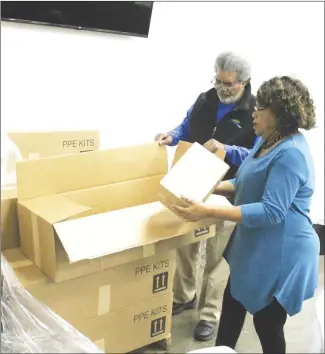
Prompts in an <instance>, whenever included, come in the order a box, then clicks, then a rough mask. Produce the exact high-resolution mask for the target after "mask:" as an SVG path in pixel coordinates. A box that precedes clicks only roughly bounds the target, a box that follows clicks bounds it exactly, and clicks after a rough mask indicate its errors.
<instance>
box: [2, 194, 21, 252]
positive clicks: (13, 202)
mask: <svg viewBox="0 0 325 354" xmlns="http://www.w3.org/2000/svg"><path fill="white" fill-rule="evenodd" d="M0 232H1V250H6V249H10V248H15V247H19V245H20V240H19V228H18V217H17V191H16V188H2V189H1V231H0Z"/></svg>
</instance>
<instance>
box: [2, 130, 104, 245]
mask: <svg viewBox="0 0 325 354" xmlns="http://www.w3.org/2000/svg"><path fill="white" fill-rule="evenodd" d="M8 136H9V137H10V139H11V140H12V141H13V142H14V143H15V144H16V145H17V146H18V148H19V150H20V151H21V153H22V155H23V158H24V159H27V160H29V159H35V158H42V157H49V156H57V155H67V154H73V153H79V152H83V151H89V150H91V151H93V150H98V148H99V144H100V142H99V138H100V135H99V131H93V130H89V131H87V130H86V131H64V132H11V133H9V134H8ZM9 162H10V161H9ZM14 164H15V166H16V161H15V162H14ZM15 168H16V167H15ZM19 246H20V240H19V226H18V217H17V191H16V187H10V188H4V187H3V188H1V249H2V250H6V249H10V248H15V247H19Z"/></svg>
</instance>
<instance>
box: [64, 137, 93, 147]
mask: <svg viewBox="0 0 325 354" xmlns="http://www.w3.org/2000/svg"><path fill="white" fill-rule="evenodd" d="M93 146H95V141H94V139H80V140H78V139H74V140H63V141H62V147H63V148H78V147H79V148H87V147H93Z"/></svg>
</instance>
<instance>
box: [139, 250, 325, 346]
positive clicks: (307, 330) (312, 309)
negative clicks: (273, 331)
mask: <svg viewBox="0 0 325 354" xmlns="http://www.w3.org/2000/svg"><path fill="white" fill-rule="evenodd" d="M201 263H202V262H201ZM202 268H203V267H202V265H201V266H200V268H199V269H198V273H199V274H198V277H199V279H201V280H202ZM319 268H320V271H319V287H318V289H317V293H316V296H315V297H314V298H313V299H311V300H308V301H306V302H305V303H304V307H303V310H302V312H301V313H300V314H298V315H296V316H294V317H292V318H288V321H287V324H286V327H285V332H286V339H287V353H324V347H323V341H324V256H320V267H319ZM227 276H228V266H227V264H226V262H223V263H222V264H221V266H220V282H219V284H218V285H217V286H218V288H219V289H220V291H219V296H218V299H219V304H220V306H221V300H222V294H223V290H224V287H225V285H226V279H227ZM199 285H200V284H198V287H199ZM317 312H318V313H317ZM197 321H198V316H197V311H196V310H188V311H185V312H184V313H182V314H180V315H177V316H174V317H173V325H172V344H171V346H170V348H169V349H168V352H169V353H186V352H189V351H191V350H195V349H199V348H204V347H211V346H213V345H214V340H215V339H212V340H211V341H208V342H202V343H201V342H196V341H194V339H193V338H192V333H193V331H194V328H195V326H196V324H197ZM236 351H237V352H238V353H261V352H262V351H261V347H260V344H259V340H258V338H257V336H256V333H255V330H254V326H253V322H252V317H251V316H247V319H246V323H245V326H244V330H243V332H242V334H241V337H240V339H239V342H238V346H237V348H236ZM142 352H145V353H158V352H160V353H163V352H166V351H164V350H157V349H152V348H147V349H146V350H145V351H142Z"/></svg>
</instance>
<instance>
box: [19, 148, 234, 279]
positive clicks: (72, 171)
mask: <svg viewBox="0 0 325 354" xmlns="http://www.w3.org/2000/svg"><path fill="white" fill-rule="evenodd" d="M38 171H42V173H41V174H39V173H38ZM166 173H167V153H166V148H165V147H161V146H158V144H156V143H152V144H145V145H139V146H133V147H126V148H120V149H112V150H105V151H97V152H89V153H85V154H80V155H69V156H61V157H54V158H50V159H42V160H34V161H28V162H21V163H19V164H17V179H18V199H19V203H18V215H19V223H20V229H21V246H22V250H23V252H24V254H25V255H26V256H27V257H28V258H30V259H31V260H33V262H35V264H36V265H37V266H38V267H39V268H41V269H42V270H43V271H44V272H45V273H46V274H47V275H48V276H49V277H50V278H51V279H53V280H55V281H62V280H63V279H69V278H70V279H71V278H75V277H79V276H83V275H85V274H89V273H91V272H96V271H100V270H102V269H107V268H108V267H110V266H112V263H115V264H114V265H116V264H122V263H128V262H129V261H130V259H137V258H134V257H135V255H136V256H137V257H141V258H143V257H148V256H151V255H154V254H155V253H156V246H157V244H158V242H159V241H166V240H168V239H173V238H176V237H180V236H184V235H186V234H193V233H194V234H195V233H197V232H198V231H195V230H198V229H200V230H201V228H203V229H204V228H205V227H208V229H207V230H205V231H204V233H205V232H206V233H207V234H210V235H211V236H212V235H213V234H215V228H214V224H215V223H216V221H215V220H214V219H210V220H202V221H200V222H196V223H186V222H184V221H182V220H180V219H179V218H178V217H177V216H175V215H174V214H173V213H172V212H171V211H169V210H168V209H166V208H165V207H163V206H162V205H161V204H160V203H159V202H157V199H158V190H159V182H160V180H161V178H162V177H163V175H164V174H166ZM53 176H56V178H53ZM101 194H102V197H100V195H101ZM211 200H212V201H215V202H217V201H219V202H221V203H223V205H229V203H228V201H227V200H226V199H225V198H223V197H218V196H211ZM200 233H201V231H199V234H200ZM189 238H190V239H191V240H192V239H193V238H192V237H189ZM185 239H186V238H185ZM187 239H188V238H187ZM170 245H172V243H170ZM133 249H135V251H132V252H130V254H129V253H124V252H126V250H133ZM129 256H130V257H131V258H128V257H129ZM68 258H69V260H70V261H71V262H77V263H75V264H72V265H69V262H67V259H68ZM89 259H93V260H92V261H90V260H89Z"/></svg>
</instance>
